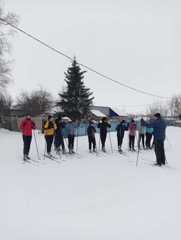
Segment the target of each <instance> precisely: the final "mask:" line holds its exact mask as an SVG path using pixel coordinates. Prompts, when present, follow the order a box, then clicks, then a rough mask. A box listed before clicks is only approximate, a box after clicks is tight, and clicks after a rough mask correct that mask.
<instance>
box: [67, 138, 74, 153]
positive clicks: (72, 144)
mask: <svg viewBox="0 0 181 240" xmlns="http://www.w3.org/2000/svg"><path fill="white" fill-rule="evenodd" d="M74 139H75V135H68V148H69V150H73V149H74Z"/></svg>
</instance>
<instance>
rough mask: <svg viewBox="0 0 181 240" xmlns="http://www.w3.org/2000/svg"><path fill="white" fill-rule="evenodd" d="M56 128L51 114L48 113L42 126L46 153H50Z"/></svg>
mask: <svg viewBox="0 0 181 240" xmlns="http://www.w3.org/2000/svg"><path fill="white" fill-rule="evenodd" d="M56 128H57V126H56V124H55V122H54V121H53V118H52V116H51V115H49V116H48V119H47V120H46V121H45V123H44V126H43V129H44V135H45V140H46V147H47V154H48V155H51V148H52V143H53V139H54V134H55V130H56Z"/></svg>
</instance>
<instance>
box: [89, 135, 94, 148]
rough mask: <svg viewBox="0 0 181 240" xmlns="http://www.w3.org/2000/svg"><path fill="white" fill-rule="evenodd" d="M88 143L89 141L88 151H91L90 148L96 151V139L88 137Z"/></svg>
mask: <svg viewBox="0 0 181 240" xmlns="http://www.w3.org/2000/svg"><path fill="white" fill-rule="evenodd" d="M88 141H89V150H91V149H92V146H93V149H94V150H95V149H96V139H95V137H94V136H88Z"/></svg>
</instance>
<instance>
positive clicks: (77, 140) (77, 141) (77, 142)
mask: <svg viewBox="0 0 181 240" xmlns="http://www.w3.org/2000/svg"><path fill="white" fill-rule="evenodd" d="M78 128H79V127H78V126H77V136H76V151H75V152H76V153H77V151H78V144H79V139H78V138H79V137H78V133H79V132H78Z"/></svg>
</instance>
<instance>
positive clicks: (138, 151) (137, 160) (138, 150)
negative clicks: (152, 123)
mask: <svg viewBox="0 0 181 240" xmlns="http://www.w3.org/2000/svg"><path fill="white" fill-rule="evenodd" d="M136 141H137V148H138V149H137V159H136V167H137V166H138V162H139V155H140V148H139V146H138V139H137V135H136Z"/></svg>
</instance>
